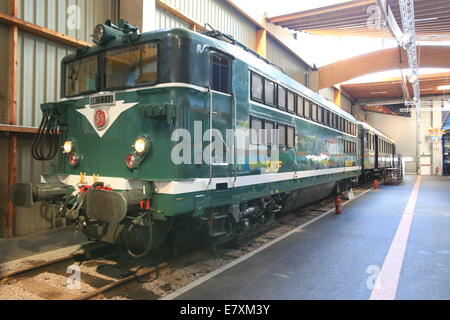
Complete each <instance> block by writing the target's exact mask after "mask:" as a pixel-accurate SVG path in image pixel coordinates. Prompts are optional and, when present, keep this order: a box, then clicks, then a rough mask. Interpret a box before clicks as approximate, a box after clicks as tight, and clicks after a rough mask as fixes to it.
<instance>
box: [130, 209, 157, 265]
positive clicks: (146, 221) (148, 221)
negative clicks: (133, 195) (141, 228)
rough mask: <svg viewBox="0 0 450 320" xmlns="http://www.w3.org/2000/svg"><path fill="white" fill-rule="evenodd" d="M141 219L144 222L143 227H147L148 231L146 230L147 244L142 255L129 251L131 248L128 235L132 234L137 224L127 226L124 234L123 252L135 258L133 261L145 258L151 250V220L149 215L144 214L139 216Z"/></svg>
mask: <svg viewBox="0 0 450 320" xmlns="http://www.w3.org/2000/svg"><path fill="white" fill-rule="evenodd" d="M141 218H142V220H143V221H144V224H145V226H148V230H147V232H148V242H147V246H146V248H145V250H144V251H143V252H142V253H139V254H136V253H134V252H133V251H132V250H131V247H130V234H131V233H132V231H133V229H134V228H135V227H136V226H137V224H135V223H133V222H131V223H130V224H129V226H128V228H127V231H126V234H125V250H126V251H127V253H128V254H129V255H130V256H131V257H132V258H135V259H138V258H142V257H144V256H146V255H147V254H148V253H149V252H150V249H151V248H152V244H153V228H152V220H151V218H150V215H148V214H144V215H143V216H141Z"/></svg>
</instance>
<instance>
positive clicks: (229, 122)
mask: <svg viewBox="0 0 450 320" xmlns="http://www.w3.org/2000/svg"><path fill="white" fill-rule="evenodd" d="M232 63H233V60H232V58H231V57H229V56H228V55H225V54H222V53H220V52H217V51H211V52H210V65H211V80H210V91H209V98H210V101H209V110H210V112H209V129H210V130H211V131H210V132H213V134H212V135H210V139H212V141H213V142H214V145H218V144H220V145H221V146H222V151H220V150H219V151H218V150H217V148H210V149H209V150H208V154H209V156H210V159H211V160H210V163H211V165H210V178H214V177H228V176H230V173H231V171H232V167H233V166H232V160H231V159H233V153H232V151H233V141H228V142H227V129H232V128H233V119H234V108H235V107H234V99H233V96H232V81H231V76H232ZM229 140H230V139H229ZM210 142H211V140H210ZM205 151H206V150H205ZM228 187H230V186H229V185H228V186H225V185H220V186H217V188H218V189H226V188H228Z"/></svg>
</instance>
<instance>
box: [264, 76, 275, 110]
mask: <svg viewBox="0 0 450 320" xmlns="http://www.w3.org/2000/svg"><path fill="white" fill-rule="evenodd" d="M264 102H265V103H266V104H267V105H269V106H273V105H275V83H273V82H272V81H269V80H267V79H265V80H264Z"/></svg>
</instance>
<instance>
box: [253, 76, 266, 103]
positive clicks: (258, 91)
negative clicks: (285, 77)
mask: <svg viewBox="0 0 450 320" xmlns="http://www.w3.org/2000/svg"><path fill="white" fill-rule="evenodd" d="M251 94H252V100H255V101H260V102H262V101H263V77H261V76H259V75H257V74H256V73H253V72H252V93H251Z"/></svg>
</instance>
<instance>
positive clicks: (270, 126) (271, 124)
mask: <svg viewBox="0 0 450 320" xmlns="http://www.w3.org/2000/svg"><path fill="white" fill-rule="evenodd" d="M264 129H265V130H266V137H265V138H266V141H265V143H266V145H268V146H271V145H273V142H274V141H273V140H274V136H273V135H272V133H273V131H272V130H274V129H275V122H272V121H265V123H264Z"/></svg>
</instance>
